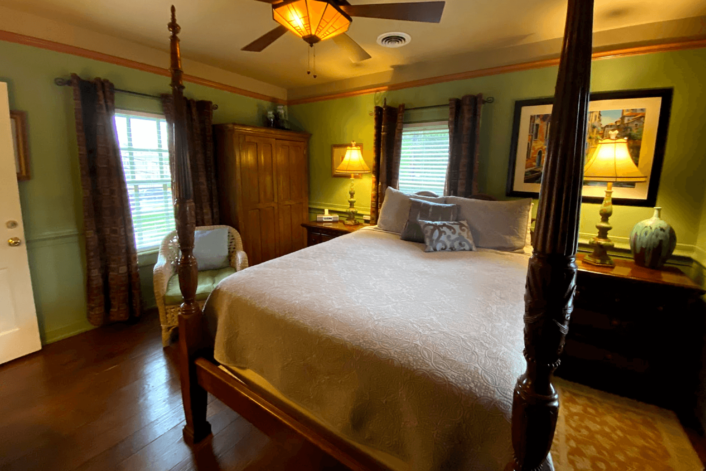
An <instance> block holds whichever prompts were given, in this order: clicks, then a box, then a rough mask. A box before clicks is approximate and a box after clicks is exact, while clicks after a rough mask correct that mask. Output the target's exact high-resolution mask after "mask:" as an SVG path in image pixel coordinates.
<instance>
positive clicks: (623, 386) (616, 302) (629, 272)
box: [557, 254, 704, 412]
mask: <svg viewBox="0 0 706 471" xmlns="http://www.w3.org/2000/svg"><path fill="white" fill-rule="evenodd" d="M583 257H584V254H579V255H578V257H577V264H578V267H579V273H578V277H577V285H578V289H577V293H576V299H575V308H574V312H573V315H572V317H571V323H570V326H569V335H568V337H567V339H566V346H565V348H564V354H563V357H562V360H561V361H562V363H561V365H560V367H559V369H558V370H557V375H558V376H561V377H563V378H566V379H568V380H572V381H576V382H581V383H584V384H587V385H589V386H592V387H595V388H598V389H602V390H605V391H609V392H613V393H615V394H619V395H622V396H627V397H632V398H635V399H638V400H641V401H645V402H649V403H653V404H657V405H659V406H662V407H667V408H669V409H673V410H677V411H681V412H690V411H692V410H693V408H694V406H695V400H696V389H697V387H698V378H699V371H700V365H701V357H702V349H703V338H704V313H703V308H702V301H701V300H700V297H701V296H702V295H703V294H704V290H703V289H702V288H701V287H700V286H698V285H697V284H696V283H694V282H693V281H692V280H691V279H690V278H689V277H688V276H686V275H685V274H684V273H683V272H682V271H681V270H679V269H678V268H676V267H665V268H664V269H662V270H651V269H647V268H642V267H638V266H636V265H635V263H634V262H633V261H632V260H617V259H616V260H615V267H611V268H608V267H595V266H593V265H589V264H584V263H583Z"/></svg>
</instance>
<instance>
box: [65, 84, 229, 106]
mask: <svg viewBox="0 0 706 471" xmlns="http://www.w3.org/2000/svg"><path fill="white" fill-rule="evenodd" d="M54 84H55V85H58V86H60V87H64V86H66V87H70V86H71V79H64V78H61V77H59V78H55V79H54ZM115 91H116V92H120V93H127V94H128V95H135V96H142V97H145V98H155V99H157V100H161V99H162V97H161V96H158V95H150V94H149V93H140V92H133V91H131V90H121V89H119V88H116V89H115ZM212 108H213V109H214V110H217V109H218V105H216V104H213V105H212Z"/></svg>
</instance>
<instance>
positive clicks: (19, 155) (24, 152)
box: [10, 111, 30, 181]
mask: <svg viewBox="0 0 706 471" xmlns="http://www.w3.org/2000/svg"><path fill="white" fill-rule="evenodd" d="M10 121H11V123H10V125H11V126H12V144H13V147H14V151H15V167H16V168H17V180H19V181H23V180H29V179H30V172H29V140H28V138H27V112H26V111H10Z"/></svg>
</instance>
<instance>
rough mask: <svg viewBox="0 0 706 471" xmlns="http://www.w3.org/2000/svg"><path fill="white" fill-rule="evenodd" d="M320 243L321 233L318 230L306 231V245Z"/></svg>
mask: <svg viewBox="0 0 706 471" xmlns="http://www.w3.org/2000/svg"><path fill="white" fill-rule="evenodd" d="M320 243H321V234H319V233H318V232H307V234H306V246H307V247H311V246H312V245H316V244H320Z"/></svg>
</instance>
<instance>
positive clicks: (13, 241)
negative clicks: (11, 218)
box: [7, 237, 22, 247]
mask: <svg viewBox="0 0 706 471" xmlns="http://www.w3.org/2000/svg"><path fill="white" fill-rule="evenodd" d="M7 245H9V246H10V247H19V246H20V245H22V239H20V238H19V237H10V238H9V239H7Z"/></svg>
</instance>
